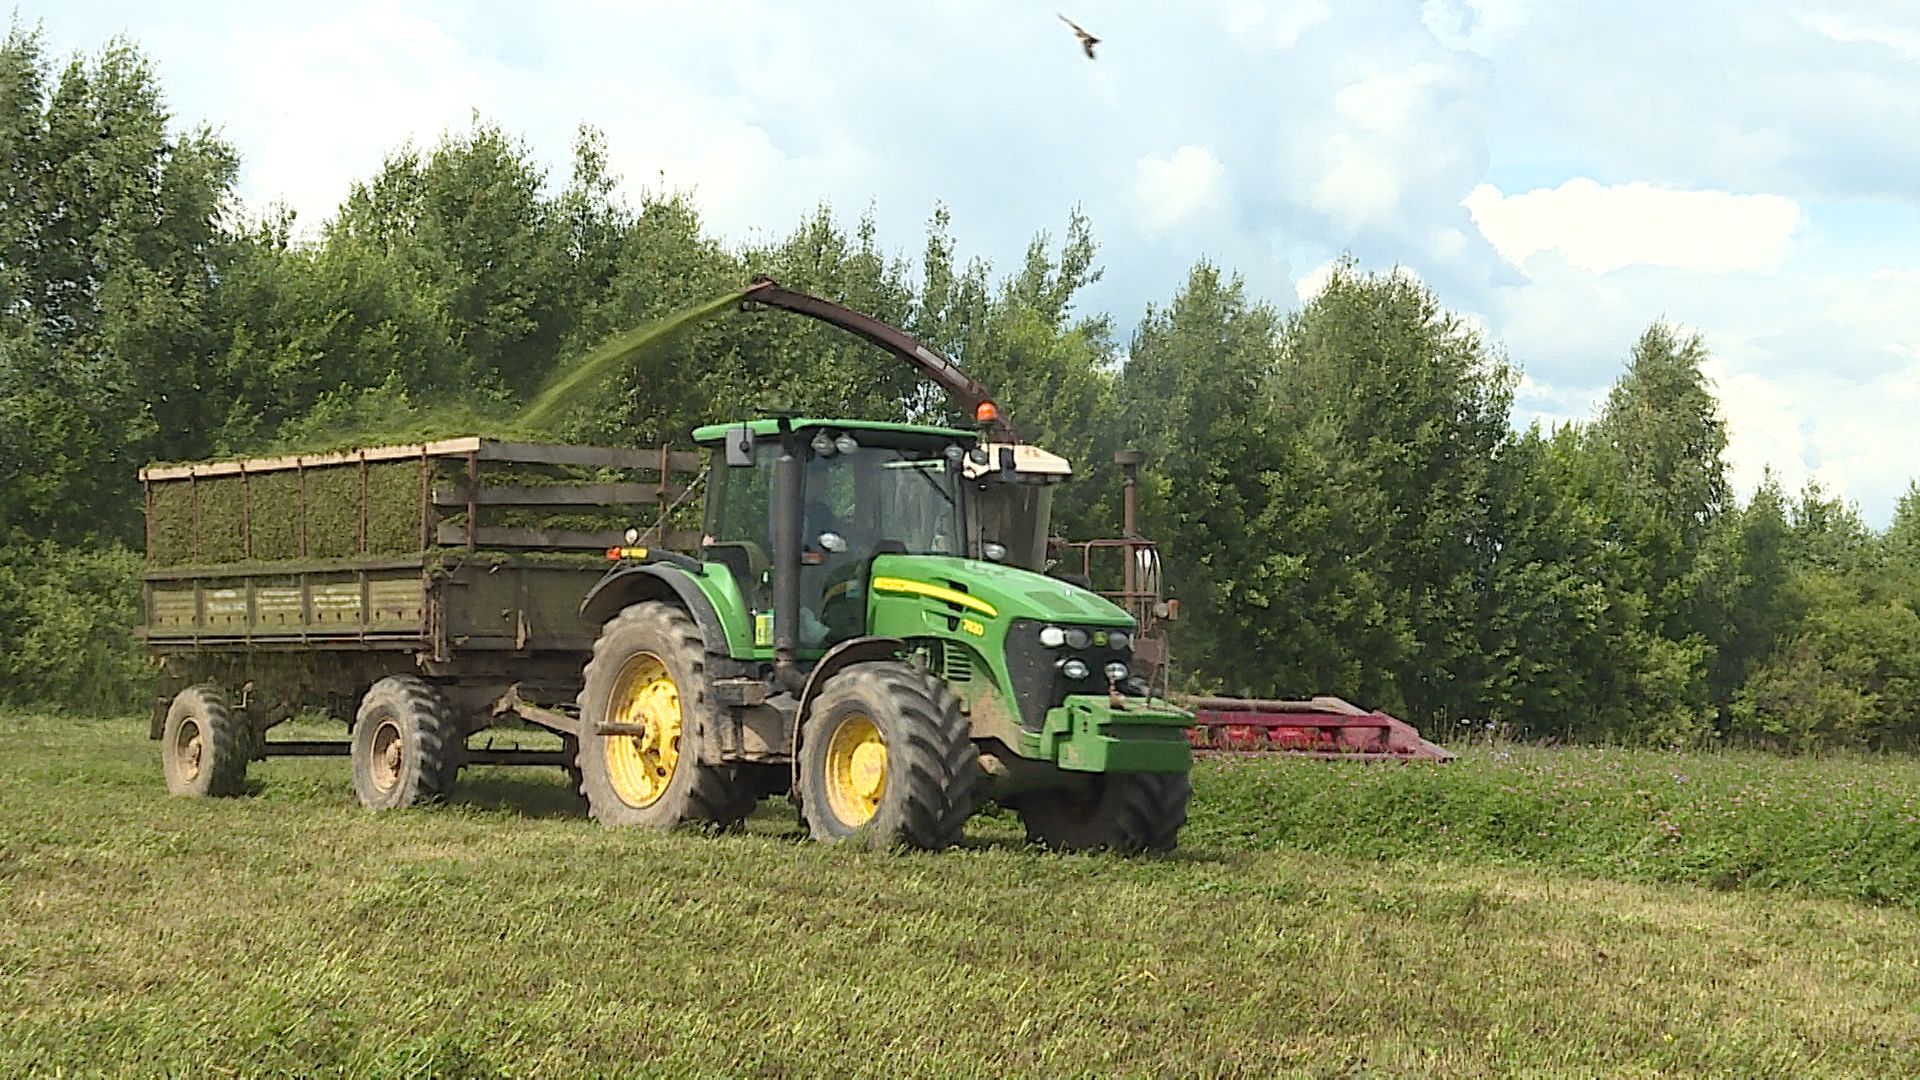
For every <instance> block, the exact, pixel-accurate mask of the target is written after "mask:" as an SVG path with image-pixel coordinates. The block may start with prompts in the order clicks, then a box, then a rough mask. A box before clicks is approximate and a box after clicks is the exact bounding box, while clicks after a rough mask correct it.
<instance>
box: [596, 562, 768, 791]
mask: <svg viewBox="0 0 1920 1080" xmlns="http://www.w3.org/2000/svg"><path fill="white" fill-rule="evenodd" d="M710 701H711V695H710V694H709V693H708V686H707V673H706V643H705V642H704V641H703V640H702V639H701V637H700V628H699V626H698V625H696V624H695V623H694V621H693V617H692V616H690V615H688V614H687V612H686V611H685V610H684V609H682V608H680V607H677V606H675V605H673V604H669V603H665V602H663V601H659V600H649V601H646V602H644V603H639V604H634V605H632V606H630V607H628V608H626V609H625V610H624V611H622V612H620V614H618V615H616V616H614V617H613V618H612V619H609V620H608V621H607V624H606V625H605V626H603V627H601V629H600V636H599V638H598V639H597V640H595V641H594V643H593V659H592V660H590V661H588V662H587V668H586V679H585V686H584V687H582V689H581V691H580V747H579V751H578V753H577V755H576V758H575V760H576V761H577V762H578V764H579V769H580V774H581V783H580V790H581V792H582V794H584V795H585V796H586V797H587V808H588V811H589V812H590V813H591V814H592V815H593V816H594V818H595V819H596V820H598V821H599V822H600V823H601V824H603V825H614V826H624V825H645V826H648V827H651V828H655V829H674V828H678V827H681V826H694V827H704V828H719V829H725V828H731V827H732V826H734V825H737V824H739V823H740V821H742V820H743V819H745V818H746V816H747V815H748V814H751V813H752V812H753V808H754V804H755V803H756V802H757V801H758V800H757V799H756V798H755V797H754V791H753V786H752V784H751V783H750V782H749V781H748V780H747V779H746V778H745V777H743V776H741V775H740V771H739V769H738V768H737V767H736V766H733V765H727V764H718V765H716V764H712V763H709V762H704V761H701V760H700V752H699V747H700V745H701V742H702V740H703V739H704V738H705V736H706V724H707V723H708V714H709V710H710V709H711V708H712V706H711V705H710V704H709V703H710ZM616 714H617V715H616ZM605 722H619V723H631V724H636V725H639V726H642V727H645V728H646V729H647V733H646V734H644V735H601V734H598V733H597V731H596V730H595V729H596V728H597V727H598V726H599V725H600V724H602V723H605Z"/></svg>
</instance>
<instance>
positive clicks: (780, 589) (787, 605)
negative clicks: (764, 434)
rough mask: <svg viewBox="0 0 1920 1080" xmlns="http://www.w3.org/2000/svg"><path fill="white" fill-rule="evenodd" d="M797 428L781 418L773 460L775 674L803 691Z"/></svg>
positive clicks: (804, 685)
mask: <svg viewBox="0 0 1920 1080" xmlns="http://www.w3.org/2000/svg"><path fill="white" fill-rule="evenodd" d="M794 442H795V440H794V437H793V431H792V429H790V428H789V427H788V426H787V422H786V420H784V419H782V420H781V421H780V456H779V457H778V458H775V459H774V462H773V674H774V678H776V679H778V680H780V685H782V686H784V687H786V688H787V689H788V690H791V691H792V692H793V693H795V694H799V693H800V692H801V691H802V690H804V689H805V688H806V685H807V676H806V673H805V672H803V671H801V670H800V668H799V666H798V664H796V663H795V659H796V658H795V652H796V642H797V641H798V638H799V633H800V528H801V524H802V522H801V520H800V518H801V514H802V509H801V502H800V459H799V457H798V456H796V455H795V453H794Z"/></svg>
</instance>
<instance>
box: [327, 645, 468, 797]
mask: <svg viewBox="0 0 1920 1080" xmlns="http://www.w3.org/2000/svg"><path fill="white" fill-rule="evenodd" d="M465 749H466V747H465V738H464V735H463V733H462V732H461V730H460V728H459V726H458V724H457V723H456V722H455V721H454V719H453V718H452V717H451V716H450V715H449V710H448V707H447V701H446V698H445V697H443V696H442V695H441V693H440V691H439V690H438V689H436V688H435V687H434V686H433V684H432V683H429V682H427V681H426V680H425V679H422V678H420V677H418V676H415V675H389V676H388V677H386V678H384V679H381V680H380V681H379V682H377V683H374V684H373V687H372V689H370V690H368V691H367V695H366V696H365V697H363V698H361V699H360V710H359V712H358V713H357V714H355V716H354V721H353V793H354V795H355V796H356V797H357V798H359V800H360V805H362V806H365V807H367V808H368V809H371V810H397V809H400V808H402V807H407V806H425V805H429V804H432V803H437V802H441V801H444V800H445V799H446V798H447V796H448V795H450V794H452V793H453V785H454V781H455V779H456V778H457V777H458V776H459V774H460V760H461V758H462V756H464V752H465Z"/></svg>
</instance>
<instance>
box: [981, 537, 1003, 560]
mask: <svg viewBox="0 0 1920 1080" xmlns="http://www.w3.org/2000/svg"><path fill="white" fill-rule="evenodd" d="M980 554H982V555H985V556H986V557H987V561H988V562H1006V561H1007V545H1005V544H996V543H994V542H993V541H991V540H989V541H987V542H986V543H984V544H981V545H980Z"/></svg>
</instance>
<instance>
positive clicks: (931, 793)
mask: <svg viewBox="0 0 1920 1080" xmlns="http://www.w3.org/2000/svg"><path fill="white" fill-rule="evenodd" d="M979 773H980V756H979V752H978V751H977V750H975V749H974V745H973V739H972V738H971V733H970V730H969V727H968V723H967V718H966V717H965V716H963V715H961V712H960V703H959V701H958V700H957V699H956V698H955V697H954V696H953V692H952V691H951V690H949V689H947V686H946V684H945V683H943V682H941V681H940V680H938V679H936V678H934V677H932V676H931V675H928V674H926V673H924V672H921V671H917V670H915V669H914V668H912V667H909V666H908V665H906V664H902V663H898V662H894V661H882V662H877V663H866V664H853V665H850V666H848V667H847V668H846V669H844V670H842V671H840V672H838V673H837V674H835V675H834V676H833V677H832V678H830V679H828V680H827V683H826V685H825V686H824V687H823V688H822V689H821V691H820V695H819V697H817V698H815V699H814V702H813V705H812V707H811V709H810V710H809V712H808V716H807V722H806V725H805V729H804V731H803V732H802V737H801V742H800V814H801V817H802V818H803V819H805V821H806V824H807V830H808V832H810V833H811V834H812V835H813V838H814V839H815V840H824V841H828V842H843V841H849V840H858V841H859V842H862V843H864V844H866V845H867V846H870V847H876V848H887V847H911V848H923V849H926V850H929V851H938V850H940V849H941V848H946V847H951V846H952V845H954V844H956V843H958V842H959V841H960V837H961V834H962V832H963V831H964V829H965V826H966V821H967V818H968V816H969V815H971V814H972V813H973V810H974V806H975V803H976V795H975V792H976V790H977V785H978V780H979Z"/></svg>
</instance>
